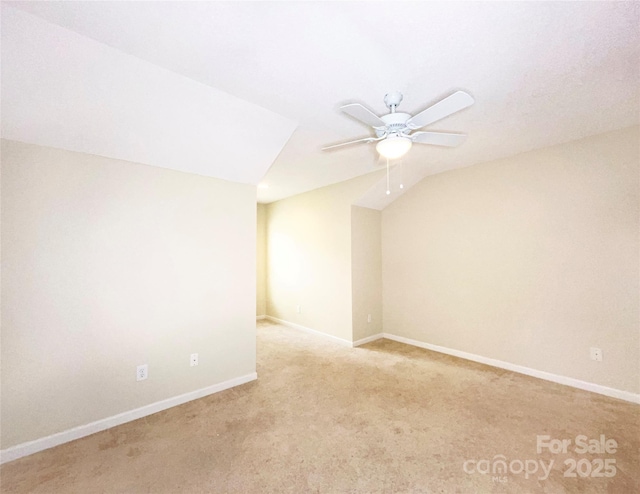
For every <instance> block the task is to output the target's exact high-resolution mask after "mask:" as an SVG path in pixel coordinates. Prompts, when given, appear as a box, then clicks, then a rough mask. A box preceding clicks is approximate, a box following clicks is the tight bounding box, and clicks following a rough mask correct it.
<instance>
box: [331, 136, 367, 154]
mask: <svg viewBox="0 0 640 494" xmlns="http://www.w3.org/2000/svg"><path fill="white" fill-rule="evenodd" d="M377 140H378V139H376V138H375V137H365V138H363V139H356V140H355V141H349V142H341V143H340V144H334V145H332V146H327V147H324V148H322V150H323V151H326V150H327V149H333V148H338V147H340V146H348V145H349V144H357V143H359V142H373V141H377Z"/></svg>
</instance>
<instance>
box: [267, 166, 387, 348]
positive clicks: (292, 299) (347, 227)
mask: <svg viewBox="0 0 640 494" xmlns="http://www.w3.org/2000/svg"><path fill="white" fill-rule="evenodd" d="M380 176H381V175H380V173H379V172H376V173H372V174H368V175H365V176H361V177H358V178H355V179H353V180H349V181H346V182H342V183H339V184H336V185H331V186H328V187H323V188H321V189H316V190H314V191H311V192H307V193H304V194H300V195H297V196H294V197H290V198H288V199H284V200H281V201H277V202H274V203H271V204H269V205H268V206H267V210H268V227H267V230H268V233H267V237H268V240H267V257H268V261H267V264H268V266H269V275H268V279H267V285H268V288H267V292H268V296H267V314H269V315H270V316H274V317H277V318H279V319H284V320H286V321H289V322H293V323H296V324H300V325H302V326H305V327H307V328H311V329H314V330H316V331H320V332H323V333H326V334H328V335H331V336H335V337H338V338H341V339H344V340H347V341H352V337H353V334H352V313H351V204H352V203H353V202H354V201H355V200H356V199H358V198H359V197H360V196H362V194H363V193H364V192H365V191H366V190H367V189H369V187H371V186H372V185H373V184H374V183H375V182H376V181H378V180H379V179H380ZM298 305H299V306H300V313H298V312H297V306H298Z"/></svg>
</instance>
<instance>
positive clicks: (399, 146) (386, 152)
mask: <svg viewBox="0 0 640 494" xmlns="http://www.w3.org/2000/svg"><path fill="white" fill-rule="evenodd" d="M411 144H412V142H411V139H409V138H407V137H387V138H386V139H383V140H381V141H380V142H378V144H377V145H376V151H378V153H380V155H381V156H383V157H384V158H388V159H390V160H395V159H397V158H400V157H401V156H404V155H405V154H407V152H409V149H411Z"/></svg>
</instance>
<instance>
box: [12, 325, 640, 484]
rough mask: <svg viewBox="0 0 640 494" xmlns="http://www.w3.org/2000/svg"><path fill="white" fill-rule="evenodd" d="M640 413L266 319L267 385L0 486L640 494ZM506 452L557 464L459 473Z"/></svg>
mask: <svg viewBox="0 0 640 494" xmlns="http://www.w3.org/2000/svg"><path fill="white" fill-rule="evenodd" d="M639 411H640V406H638V405H633V404H630V403H625V402H622V401H618V400H614V399H610V398H606V397H603V396H599V395H596V394H592V393H588V392H584V391H579V390H574V389H572V388H568V387H565V386H560V385H556V384H553V383H549V382H545V381H541V380H537V379H533V378H529V377H526V376H522V375H518V374H514V373H511V372H507V371H503V370H499V369H494V368H491V367H487V366H483V365H480V364H475V363H471V362H467V361H464V360H460V359H456V358H453V357H448V356H444V355H440V354H437V353H433V352H429V351H426V350H422V349H418V348H414V347H411V346H407V345H402V344H400V343H395V342H392V341H388V340H378V341H376V342H373V343H370V344H368V345H365V346H363V347H360V348H356V349H350V348H344V347H341V346H338V345H335V344H333V343H331V342H325V341H324V340H322V339H319V338H317V337H314V336H311V335H307V334H304V333H300V332H297V331H295V330H292V329H288V328H285V327H282V326H278V325H273V324H270V323H260V324H259V327H258V381H255V382H252V383H249V384H245V385H243V386H240V387H237V388H234V389H231V390H228V391H224V392H222V393H218V394H216V395H212V396H209V397H207V398H203V399H200V400H197V401H194V402H190V403H187V404H185V405H182V406H180V407H176V408H173V409H170V410H167V411H164V412H161V413H158V414H155V415H152V416H150V417H147V418H144V419H140V420H137V421H135V422H131V423H128V424H125V425H122V426H119V427H116V428H113V429H110V430H108V431H105V432H101V433H98V434H94V435H93V436H90V437H87V438H84V439H81V440H78V441H74V442H72V443H68V444H65V445H62V446H59V447H57V448H54V449H51V450H48V451H44V452H42V453H38V454H35V455H32V456H30V457H27V458H23V459H20V460H17V461H14V462H12V463H8V464H6V465H3V466H2V468H1V469H0V474H1V487H2V492H6V493H9V492H42V493H56V492H77V493H94V492H123V493H142V492H153V493H165V492H167V493H168V492H189V493H198V492H229V493H270V492H274V493H276V492H277V493H280V492H283V493H284V492H290V493H306V492H313V493H316V492H322V493H374V492H376V493H378V492H379V493H383V492H384V493H398V492H406V493H434V492H437V493H455V492H464V493H472V492H482V493H484V492H509V493H511V492H528V493H533V492H550V493H557V492H580V493H583V492H587V493H588V492H611V493H632V492H640V483H639V480H638V479H640V455H639V450H640V423H639V422H640V418H639ZM544 434H546V435H549V436H551V438H555V439H565V438H570V439H572V440H574V439H575V437H576V436H577V435H580V434H584V435H586V436H588V437H589V438H598V437H599V436H600V434H605V435H606V437H607V438H613V439H615V440H616V441H617V442H618V449H617V452H616V453H615V454H605V455H598V454H582V455H580V454H576V453H572V450H573V447H574V446H572V447H570V448H569V453H568V454H557V455H554V454H551V453H549V452H548V451H545V452H544V453H542V454H537V453H536V436H537V435H544ZM572 444H573V443H572ZM496 455H504V456H505V457H506V459H507V461H512V460H522V461H523V462H524V461H525V460H535V462H537V463H539V461H540V460H543V461H544V462H545V465H548V463H549V461H550V460H551V459H554V466H553V469H552V470H551V473H550V474H549V477H548V478H547V479H545V480H540V479H539V478H538V477H539V476H541V475H543V474H542V470H541V468H540V467H538V468H539V471H538V472H537V473H536V474H534V475H533V476H531V477H530V478H529V479H525V475H524V473H522V474H516V473H508V474H507V475H506V476H505V475H502V476H500V477H501V478H500V480H501V481H498V479H493V478H492V477H493V476H492V475H491V474H488V475H483V474H479V473H477V472H474V473H471V474H468V473H465V472H464V470H463V464H464V462H465V461H467V460H483V459H486V460H493V459H494V457H495V456H496ZM566 458H574V459H576V460H580V459H583V458H586V459H587V461H588V462H589V465H586V464H584V463H585V462H583V466H582V472H586V471H587V467H590V466H592V460H595V459H598V458H600V459H604V458H611V459H615V466H616V470H617V472H616V475H615V476H613V477H611V478H606V477H603V478H591V477H587V478H582V477H580V476H579V475H578V476H577V477H576V478H566V477H564V476H563V472H564V471H565V470H566V469H567V467H566V466H565V465H564V460H565V459H566ZM467 465H468V468H469V467H470V466H472V465H471V464H467ZM478 466H479V468H480V469H481V470H482V469H484V468H485V467H486V464H482V463H481V464H479V465H478ZM518 466H519V465H518V463H514V464H513V468H514V469H515V470H516V471H517V470H518ZM529 467H530V469H531V470H533V463H530V464H529ZM496 476H497V475H496ZM504 480H506V482H503V481H504Z"/></svg>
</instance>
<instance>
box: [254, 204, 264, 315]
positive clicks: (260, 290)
mask: <svg viewBox="0 0 640 494" xmlns="http://www.w3.org/2000/svg"><path fill="white" fill-rule="evenodd" d="M257 220H258V221H257V224H258V228H257V249H256V268H257V269H256V276H257V285H256V288H257V295H256V316H264V315H266V313H267V206H266V205H264V204H260V203H258V206H257Z"/></svg>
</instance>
